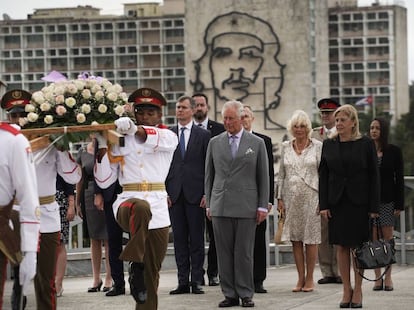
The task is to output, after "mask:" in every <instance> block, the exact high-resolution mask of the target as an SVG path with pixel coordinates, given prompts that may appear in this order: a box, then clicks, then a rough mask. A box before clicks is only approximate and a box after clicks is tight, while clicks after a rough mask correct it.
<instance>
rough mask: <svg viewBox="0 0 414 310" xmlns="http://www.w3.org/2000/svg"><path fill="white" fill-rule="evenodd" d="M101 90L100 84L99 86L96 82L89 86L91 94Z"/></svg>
mask: <svg viewBox="0 0 414 310" xmlns="http://www.w3.org/2000/svg"><path fill="white" fill-rule="evenodd" d="M99 91H102V88H101V86H99V85H98V84H95V85H93V86H92V87H91V92H92V93H93V94H96V93H97V92H99Z"/></svg>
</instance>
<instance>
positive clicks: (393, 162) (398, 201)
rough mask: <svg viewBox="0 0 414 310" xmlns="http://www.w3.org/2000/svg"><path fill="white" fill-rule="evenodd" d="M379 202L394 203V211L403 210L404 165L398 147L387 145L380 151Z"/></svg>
mask: <svg viewBox="0 0 414 310" xmlns="http://www.w3.org/2000/svg"><path fill="white" fill-rule="evenodd" d="M380 176H381V177H380V178H381V202H391V201H394V202H395V209H398V210H404V163H403V158H402V153H401V150H400V148H399V147H397V146H395V145H392V144H389V145H388V147H387V148H386V149H385V150H383V151H382V161H381V166H380Z"/></svg>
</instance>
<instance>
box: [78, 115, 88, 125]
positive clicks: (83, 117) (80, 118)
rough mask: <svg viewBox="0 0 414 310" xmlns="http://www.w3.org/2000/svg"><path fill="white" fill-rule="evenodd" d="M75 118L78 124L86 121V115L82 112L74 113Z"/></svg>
mask: <svg viewBox="0 0 414 310" xmlns="http://www.w3.org/2000/svg"><path fill="white" fill-rule="evenodd" d="M76 120H77V121H78V123H79V124H82V123H84V122H85V121H86V116H85V114H83V113H79V114H78V115H76Z"/></svg>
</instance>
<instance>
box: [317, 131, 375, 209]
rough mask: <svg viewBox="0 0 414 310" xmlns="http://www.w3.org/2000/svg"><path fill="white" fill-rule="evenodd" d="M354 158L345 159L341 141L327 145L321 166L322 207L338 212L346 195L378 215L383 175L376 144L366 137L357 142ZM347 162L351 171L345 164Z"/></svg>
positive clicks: (320, 192) (332, 140)
mask: <svg viewBox="0 0 414 310" xmlns="http://www.w3.org/2000/svg"><path fill="white" fill-rule="evenodd" d="M352 143H354V145H353V149H352V153H351V156H350V157H349V158H342V156H341V152H340V146H339V145H340V142H339V140H338V138H333V139H328V140H325V141H324V142H323V146H322V156H321V163H320V165H319V204H320V209H321V210H326V209H331V208H334V207H335V205H336V204H337V203H338V202H339V200H340V199H341V198H342V197H343V196H344V195H346V197H348V198H349V199H350V201H351V202H352V203H354V204H356V205H366V206H368V212H370V213H378V206H379V189H380V187H379V172H378V158H377V152H376V150H375V146H374V142H373V141H372V140H371V139H370V138H368V137H362V138H361V139H358V140H356V141H354V142H352ZM344 161H346V162H347V163H348V164H347V169H345V168H344V164H343V162H344Z"/></svg>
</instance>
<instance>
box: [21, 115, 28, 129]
mask: <svg viewBox="0 0 414 310" xmlns="http://www.w3.org/2000/svg"><path fill="white" fill-rule="evenodd" d="M28 122H29V120H28V119H27V117H19V126H20V127H24V126H25V125H26V124H27V123H28Z"/></svg>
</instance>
